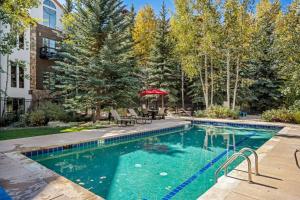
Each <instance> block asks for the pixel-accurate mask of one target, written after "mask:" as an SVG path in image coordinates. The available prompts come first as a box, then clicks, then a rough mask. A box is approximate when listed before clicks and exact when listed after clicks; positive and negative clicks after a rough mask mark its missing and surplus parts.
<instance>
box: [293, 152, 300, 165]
mask: <svg viewBox="0 0 300 200" xmlns="http://www.w3.org/2000/svg"><path fill="white" fill-rule="evenodd" d="M297 153H300V149H296V151H295V153H294V156H295V160H296V165H297V167H298V168H299V169H300V165H299V162H298V159H297Z"/></svg>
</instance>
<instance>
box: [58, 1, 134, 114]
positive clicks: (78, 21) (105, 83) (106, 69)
mask: <svg viewBox="0 0 300 200" xmlns="http://www.w3.org/2000/svg"><path fill="white" fill-rule="evenodd" d="M75 7H76V9H75V11H74V12H72V13H71V14H70V15H69V16H71V17H70V21H68V20H66V21H65V23H68V22H71V24H65V27H66V28H67V30H66V33H67V37H66V38H67V39H66V40H65V41H64V42H63V43H62V50H61V52H60V53H59V56H60V59H59V60H58V61H57V62H56V66H54V76H52V77H54V80H53V82H54V83H55V84H53V85H55V88H52V91H53V92H59V93H57V95H60V96H63V98H64V101H65V102H64V105H65V107H66V108H67V109H68V110H71V111H76V110H86V109H93V108H95V109H96V117H97V118H98V119H99V118H100V110H101V107H103V106H108V105H109V106H116V105H117V106H122V105H127V106H128V105H130V104H132V103H133V101H134V100H135V98H134V97H136V96H137V93H138V90H139V79H138V78H137V73H138V69H137V68H136V65H135V64H136V62H135V58H134V53H133V40H132V36H131V24H130V23H131V22H132V20H131V18H132V15H131V14H130V13H124V10H125V6H124V5H123V4H122V3H121V1H120V0H116V1H105V0H96V1H92V0H88V1H80V3H78V2H75Z"/></svg>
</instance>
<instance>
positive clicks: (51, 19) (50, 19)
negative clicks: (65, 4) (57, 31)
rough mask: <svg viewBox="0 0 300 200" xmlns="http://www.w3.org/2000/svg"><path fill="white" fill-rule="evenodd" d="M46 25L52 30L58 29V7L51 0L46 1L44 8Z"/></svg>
mask: <svg viewBox="0 0 300 200" xmlns="http://www.w3.org/2000/svg"><path fill="white" fill-rule="evenodd" d="M43 12H44V14H43V17H44V25H45V26H48V27H50V28H55V27H56V7H55V5H54V3H53V2H52V1H50V0H45V1H44V7H43Z"/></svg>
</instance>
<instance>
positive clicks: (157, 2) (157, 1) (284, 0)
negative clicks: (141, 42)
mask: <svg viewBox="0 0 300 200" xmlns="http://www.w3.org/2000/svg"><path fill="white" fill-rule="evenodd" d="M59 1H60V2H61V3H64V0H59ZM123 1H124V3H125V4H126V5H127V6H128V7H129V8H130V6H131V5H132V4H133V5H134V7H135V10H136V11H138V10H139V9H140V8H142V7H143V6H145V5H147V4H149V5H151V6H152V7H153V8H154V10H155V12H156V13H159V10H160V8H161V4H162V2H163V0H123ZM256 1H258V0H256ZM291 1H292V0H280V2H281V5H282V7H283V8H286V6H287V5H289V4H290V3H291ZM165 2H166V5H167V8H168V9H169V10H170V11H174V3H173V0H165Z"/></svg>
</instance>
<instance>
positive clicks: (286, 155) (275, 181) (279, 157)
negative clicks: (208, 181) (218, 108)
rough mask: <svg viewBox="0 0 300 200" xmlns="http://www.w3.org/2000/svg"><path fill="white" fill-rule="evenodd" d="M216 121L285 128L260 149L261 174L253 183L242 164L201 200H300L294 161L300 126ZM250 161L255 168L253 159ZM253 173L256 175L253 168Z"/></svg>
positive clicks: (299, 172)
mask: <svg viewBox="0 0 300 200" xmlns="http://www.w3.org/2000/svg"><path fill="white" fill-rule="evenodd" d="M210 121H212V120H210ZM214 121H220V122H240V123H250V124H269V125H272V124H273V125H284V126H285V128H283V129H282V130H281V131H280V132H279V133H278V134H277V135H276V136H274V137H273V138H272V139H270V140H269V141H268V142H266V143H265V144H264V145H263V146H262V147H260V148H259V149H258V150H257V154H258V157H259V164H258V167H259V173H260V175H259V176H255V174H254V173H253V175H252V179H253V183H252V184H249V183H248V174H247V163H246V162H243V163H241V164H240V165H239V166H238V167H237V168H236V169H235V170H233V171H232V172H231V173H229V174H228V177H225V176H222V177H221V178H219V180H218V183H217V184H216V185H214V186H213V187H212V188H211V189H210V190H208V191H207V192H206V193H204V194H203V195H202V196H201V197H199V198H198V200H241V199H243V200H278V199H285V200H299V199H300V169H298V168H297V166H296V163H295V159H294V152H295V149H296V148H298V149H299V148H300V126H297V125H290V124H281V123H264V122H257V121H256V122H251V121H244V120H238V121H232V120H214ZM299 157H300V156H299ZM251 161H252V165H254V157H253V156H251ZM252 171H253V172H254V166H252Z"/></svg>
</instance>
